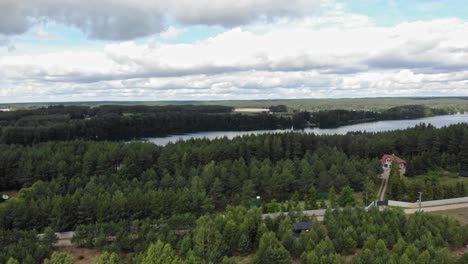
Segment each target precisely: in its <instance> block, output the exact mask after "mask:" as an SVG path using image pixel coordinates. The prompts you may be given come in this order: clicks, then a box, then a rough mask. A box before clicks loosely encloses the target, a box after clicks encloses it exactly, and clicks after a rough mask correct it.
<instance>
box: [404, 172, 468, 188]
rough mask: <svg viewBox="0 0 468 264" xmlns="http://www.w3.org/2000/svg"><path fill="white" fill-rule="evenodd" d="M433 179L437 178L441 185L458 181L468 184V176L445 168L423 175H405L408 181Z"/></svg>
mask: <svg viewBox="0 0 468 264" xmlns="http://www.w3.org/2000/svg"><path fill="white" fill-rule="evenodd" d="M426 178H427V179H428V180H431V179H432V178H434V179H436V180H437V181H438V182H439V184H441V185H450V184H457V183H458V182H460V183H463V184H468V177H460V176H459V175H458V173H454V172H449V171H445V170H435V171H430V172H428V173H426V174H423V175H417V176H414V177H404V179H405V180H407V181H419V180H424V179H426Z"/></svg>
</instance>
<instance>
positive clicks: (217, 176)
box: [0, 124, 468, 264]
mask: <svg viewBox="0 0 468 264" xmlns="http://www.w3.org/2000/svg"><path fill="white" fill-rule="evenodd" d="M467 137H468V125H467V124H459V125H452V126H450V127H444V128H441V129H436V128H434V127H433V126H427V125H419V126H417V127H416V128H412V129H407V130H403V131H393V132H385V133H351V134H347V135H329V136H316V135H312V134H301V133H285V134H264V135H258V136H254V135H250V136H244V137H238V138H235V139H232V140H228V139H226V138H223V139H216V140H207V139H199V140H189V141H186V142H178V143H175V144H172V143H171V144H168V145H167V146H165V147H160V146H156V145H153V144H150V143H142V142H133V143H122V142H107V141H80V140H76V141H67V142H47V143H39V144H33V145H15V144H0V191H4V190H15V189H20V191H19V192H18V194H17V195H16V196H15V197H13V198H12V199H10V200H8V201H6V202H3V203H1V204H0V238H1V239H0V248H2V249H4V250H2V251H0V263H6V262H7V261H10V259H11V261H10V262H14V261H15V260H18V261H19V262H20V263H26V264H30V263H31V264H32V263H42V262H43V261H44V260H45V259H48V261H49V263H55V262H53V261H55V260H57V261H68V258H67V257H63V256H58V255H57V254H56V255H51V254H52V251H53V246H52V245H53V243H54V241H55V239H56V238H55V237H54V235H53V234H52V233H53V232H52V231H70V230H74V231H75V236H74V238H73V242H74V243H75V244H76V245H78V246H80V247H86V248H97V249H100V250H103V251H106V252H107V254H104V255H103V256H102V257H101V258H99V259H98V260H97V261H98V263H235V262H236V261H238V260H239V258H240V259H244V258H248V260H249V262H251V263H263V262H262V261H264V260H265V259H266V260H267V261H269V262H270V263H289V262H290V261H296V262H298V261H299V260H301V261H302V262H303V263H343V261H344V260H343V256H349V255H353V254H356V253H357V255H356V256H354V257H353V259H352V260H351V261H352V263H379V262H380V263H381V262H384V260H385V261H387V260H388V262H389V263H404V262H405V261H406V262H409V263H411V262H421V263H428V262H427V261H426V260H427V259H430V260H437V261H439V262H436V263H456V261H464V259H461V260H455V259H452V258H451V257H448V255H447V254H448V252H447V251H446V248H449V249H456V248H459V247H461V246H462V245H464V244H466V243H468V240H467V237H468V235H467V233H468V232H467V226H466V225H465V226H461V225H460V224H458V223H457V222H455V221H452V220H450V219H447V218H442V217H436V216H430V215H426V214H416V215H414V216H409V217H407V216H405V215H404V214H403V213H402V212H401V211H398V210H385V211H384V212H379V211H378V210H371V211H370V212H365V211H364V210H363V209H358V208H355V209H350V208H349V206H353V205H356V204H361V205H362V200H363V199H364V197H363V193H366V192H367V193H368V195H369V196H370V197H372V195H373V194H375V189H376V186H375V183H376V182H377V181H378V178H377V175H378V174H380V173H381V164H380V161H379V158H380V157H381V156H382V155H383V154H384V153H395V154H396V155H399V156H401V157H402V158H404V159H405V160H406V161H407V162H408V165H409V167H408V176H409V177H414V175H422V174H429V175H430V174H431V173H430V171H433V170H436V169H438V168H441V169H443V170H449V171H457V170H459V169H462V168H465V167H467V166H468V160H467V159H466V153H464V150H465V149H467V148H468V147H467V144H468V140H466V139H467ZM396 173H397V172H396V171H395V172H393V174H396ZM416 178H418V177H416ZM391 179H392V182H391V185H390V186H389V189H390V190H391V192H392V193H391V195H392V196H394V197H403V198H404V197H416V194H417V192H419V191H421V190H422V191H423V192H425V193H427V195H429V194H430V193H431V192H430V190H432V196H427V197H424V199H425V200H427V199H431V198H437V197H444V198H449V197H458V196H466V195H467V190H468V188H467V186H465V182H462V181H459V182H458V183H456V184H455V185H451V184H447V185H445V184H439V183H438V182H435V183H434V182H432V181H430V180H429V181H427V183H426V181H424V180H421V181H420V180H417V179H415V180H404V179H403V180H401V182H402V183H401V182H399V181H397V182H394V181H393V179H396V180H398V179H399V177H396V176H394V177H392V178H391ZM395 186H396V187H395ZM446 186H455V187H446ZM325 192H328V193H329V197H328V198H329V200H330V201H329V203H328V206H329V207H332V208H339V207H345V209H338V210H334V211H329V212H328V213H327V214H326V216H325V220H324V223H323V224H319V223H317V222H315V220H314V219H310V218H308V217H305V216H303V215H302V214H301V213H300V212H298V210H299V209H302V208H304V209H316V208H324V207H326V206H327V205H326V204H324V203H322V202H321V201H319V196H320V195H319V194H320V193H325ZM356 192H360V193H361V196H360V198H359V199H356ZM257 196H260V197H261V199H256V197H257ZM369 199H372V198H369ZM286 201H288V207H287V208H286V209H287V210H288V211H290V212H291V213H290V215H288V216H280V217H278V218H275V219H269V218H266V219H263V218H262V213H265V212H271V211H277V210H278V205H279V208H280V209H279V210H281V207H282V206H281V205H282V204H285V203H286ZM303 221H306V222H313V223H314V228H313V230H312V231H311V232H303V233H301V234H294V233H293V229H292V224H293V223H295V222H303ZM38 232H41V233H45V235H44V236H42V237H40V238H39V237H37V233H38ZM444 250H445V251H444ZM161 256H165V257H164V258H161ZM166 260H170V262H167V261H166ZM460 263H463V262H460ZM457 264H458V263H457Z"/></svg>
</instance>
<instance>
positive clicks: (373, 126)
mask: <svg viewBox="0 0 468 264" xmlns="http://www.w3.org/2000/svg"><path fill="white" fill-rule="evenodd" d="M420 123H425V124H432V125H433V126H435V127H443V126H448V125H453V124H458V123H468V114H458V115H445V116H434V117H427V118H420V119H411V120H387V121H377V122H370V123H360V124H355V125H349V126H342V127H337V128H327V129H322V128H306V129H302V130H292V129H276V130H253V131H211V132H197V133H189V134H183V135H171V136H167V137H154V138H144V140H145V141H148V142H152V143H154V144H156V145H160V146H164V145H166V144H167V143H169V142H177V141H178V140H188V139H192V138H195V139H197V138H207V139H215V138H222V137H227V138H229V139H232V138H234V137H238V136H243V135H260V134H265V133H286V132H292V131H294V132H301V133H314V134H316V135H335V134H336V135H344V134H346V133H348V132H356V131H362V132H364V131H365V132H383V131H392V130H401V129H406V128H410V127H415V126H416V125H418V124H420Z"/></svg>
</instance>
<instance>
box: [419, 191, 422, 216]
mask: <svg viewBox="0 0 468 264" xmlns="http://www.w3.org/2000/svg"><path fill="white" fill-rule="evenodd" d="M421 203H422V192H419V200H418V205H419V212H421Z"/></svg>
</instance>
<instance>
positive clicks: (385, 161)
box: [380, 154, 406, 175]
mask: <svg viewBox="0 0 468 264" xmlns="http://www.w3.org/2000/svg"><path fill="white" fill-rule="evenodd" d="M393 162H396V163H397V164H398V167H399V169H400V175H405V173H406V161H405V160H404V159H402V158H400V157H398V156H396V155H395V154H385V155H383V156H382V158H381V159H380V163H382V169H383V170H384V172H390V170H391V169H392V164H393Z"/></svg>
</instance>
